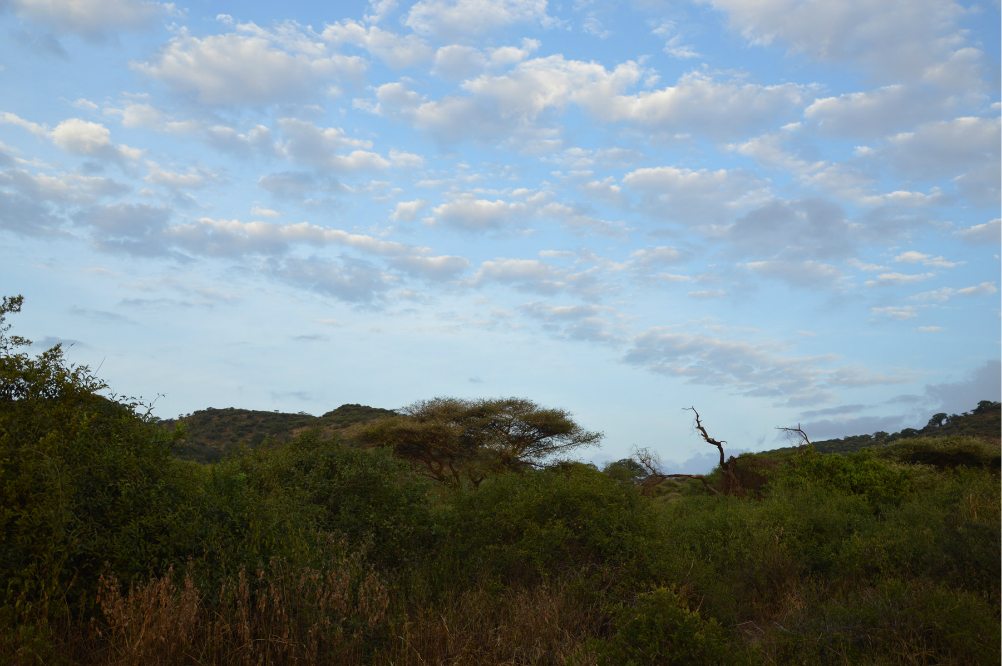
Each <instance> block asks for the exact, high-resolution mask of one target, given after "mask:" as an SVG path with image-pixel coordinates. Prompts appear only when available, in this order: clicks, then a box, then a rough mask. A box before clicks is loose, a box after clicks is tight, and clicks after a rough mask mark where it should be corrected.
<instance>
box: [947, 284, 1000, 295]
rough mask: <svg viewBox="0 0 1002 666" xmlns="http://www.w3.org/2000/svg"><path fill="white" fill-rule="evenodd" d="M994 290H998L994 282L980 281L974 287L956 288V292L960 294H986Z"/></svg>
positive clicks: (994, 291)
mask: <svg viewBox="0 0 1002 666" xmlns="http://www.w3.org/2000/svg"><path fill="white" fill-rule="evenodd" d="M996 292H998V289H997V288H996V287H995V283H994V282H982V283H981V284H979V285H977V286H975V287H964V288H963V289H958V290H957V293H958V294H960V295H961V296H987V295H988V294H994V293H996Z"/></svg>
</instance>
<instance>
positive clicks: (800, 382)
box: [622, 327, 832, 404]
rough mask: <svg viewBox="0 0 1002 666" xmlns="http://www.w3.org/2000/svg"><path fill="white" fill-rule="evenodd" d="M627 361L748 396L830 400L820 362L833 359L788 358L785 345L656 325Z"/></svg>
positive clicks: (634, 343)
mask: <svg viewBox="0 0 1002 666" xmlns="http://www.w3.org/2000/svg"><path fill="white" fill-rule="evenodd" d="M631 343H632V348H631V349H630V350H629V351H628V352H627V353H626V354H625V356H623V359H622V360H623V361H625V362H626V363H629V364H631V365H636V366H640V367H643V368H646V369H648V370H650V371H652V372H656V373H658V374H664V375H668V376H672V377H677V378H679V379H682V380H683V381H685V383H688V384H706V385H710V386H724V387H729V388H731V389H733V390H735V391H736V392H738V393H741V394H744V395H748V396H765V397H777V398H779V397H786V398H788V399H797V398H799V399H801V400H803V401H804V402H802V403H801V404H809V403H810V402H812V401H816V400H822V401H823V400H825V399H826V398H824V397H822V396H819V395H818V391H817V388H818V386H819V384H820V382H822V381H823V380H824V378H825V373H824V371H823V370H821V369H820V368H819V367H818V364H819V363H822V362H825V361H830V360H832V359H831V357H806V358H797V357H791V356H785V355H783V354H782V352H783V351H784V350H785V349H786V347H785V346H784V345H779V344H775V343H765V344H751V343H749V342H744V341H733V340H727V339H724V338H719V337H713V336H709V335H693V334H690V333H683V332H677V331H673V330H671V329H670V328H664V327H655V328H651V329H648V330H647V331H645V332H643V333H640V334H639V335H637V336H635V337H634V338H633V339H632V340H631Z"/></svg>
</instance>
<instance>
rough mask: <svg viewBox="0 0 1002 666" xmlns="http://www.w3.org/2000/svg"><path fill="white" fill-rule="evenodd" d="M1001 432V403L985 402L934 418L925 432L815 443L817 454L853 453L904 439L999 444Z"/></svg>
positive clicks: (923, 429)
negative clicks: (962, 438)
mask: <svg viewBox="0 0 1002 666" xmlns="http://www.w3.org/2000/svg"><path fill="white" fill-rule="evenodd" d="M1000 429H1002V403H998V402H993V401H991V400H982V401H981V402H979V403H978V406H977V407H975V408H974V409H973V410H971V411H970V412H964V413H963V414H949V415H948V414H945V413H940V414H934V415H933V416H932V417H931V418H930V419H929V422H928V423H927V424H926V425H925V427H923V428H922V429H915V428H905V429H904V430H902V431H900V432H895V433H886V432H875V433H873V434H872V435H853V436H850V437H843V438H840V439H826V440H822V441H819V442H814V450H815V451H817V452H818V453H851V452H853V451H859V450H860V449H862V448H864V447H870V446H882V445H884V444H890V443H892V442H896V441H898V440H901V439H909V438H914V437H951V436H954V435H964V436H967V437H976V438H978V439H988V440H992V441H995V442H997V441H999V432H1000Z"/></svg>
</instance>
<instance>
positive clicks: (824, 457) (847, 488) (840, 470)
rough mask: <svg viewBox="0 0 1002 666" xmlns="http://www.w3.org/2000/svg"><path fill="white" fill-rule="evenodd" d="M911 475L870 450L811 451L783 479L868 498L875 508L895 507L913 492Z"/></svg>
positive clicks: (787, 471) (797, 461)
mask: <svg viewBox="0 0 1002 666" xmlns="http://www.w3.org/2000/svg"><path fill="white" fill-rule="evenodd" d="M912 476H913V475H912V472H911V471H910V470H908V469H905V468H902V467H900V466H895V465H893V464H891V463H888V462H885V461H883V460H880V459H879V458H877V457H876V456H875V455H874V453H873V451H872V450H871V449H863V450H862V451H857V452H854V453H847V454H845V455H840V454H823V453H817V452H816V451H813V450H811V449H808V450H806V451H804V452H803V453H802V454H801V455H799V456H797V457H796V459H795V461H794V463H793V465H792V467H791V468H788V469H786V470H784V472H783V473H782V474H781V475H780V478H781V479H782V480H783V482H784V483H785V484H787V485H795V486H801V487H809V486H812V485H821V486H824V487H827V488H831V489H834V490H838V491H841V492H845V493H850V494H853V495H865V496H866V497H867V499H868V500H869V501H870V502H871V503H873V504H874V505H877V504H883V503H894V502H897V501H900V499H901V498H902V497H903V496H904V495H905V494H906V493H907V492H909V491H910V490H911V488H912Z"/></svg>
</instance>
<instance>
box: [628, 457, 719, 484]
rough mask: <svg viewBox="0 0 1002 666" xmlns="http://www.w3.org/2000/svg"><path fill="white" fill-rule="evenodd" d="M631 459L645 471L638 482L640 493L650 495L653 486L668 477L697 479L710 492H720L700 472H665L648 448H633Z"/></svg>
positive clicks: (658, 459) (658, 458) (659, 460)
mask: <svg viewBox="0 0 1002 666" xmlns="http://www.w3.org/2000/svg"><path fill="white" fill-rule="evenodd" d="M633 459H634V460H636V461H637V462H638V463H640V466H641V467H643V468H644V471H645V472H647V476H646V477H645V478H644V480H643V481H641V482H640V494H641V495H650V494H651V491H652V490H654V488H656V487H657V486H660V485H661V484H662V483H664V482H665V481H667V480H668V479H699V480H700V481H702V482H703V485H704V486H706V489H707V490H709V491H710V492H711V493H713V494H714V495H719V494H720V491H718V490H717V489H716V488H714V487H713V486H711V485H710V484H709V483H708V482H707V481H706V477H705V476H703V475H702V474H665V472H664V468H663V467H662V466H661V457H660V456H659V455H658V454H657V453H655V452H653V451H651V450H650V449H648V448H643V449H638V448H635V449H634V450H633Z"/></svg>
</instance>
